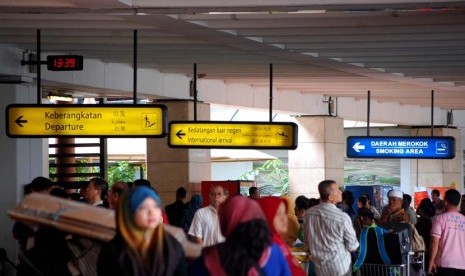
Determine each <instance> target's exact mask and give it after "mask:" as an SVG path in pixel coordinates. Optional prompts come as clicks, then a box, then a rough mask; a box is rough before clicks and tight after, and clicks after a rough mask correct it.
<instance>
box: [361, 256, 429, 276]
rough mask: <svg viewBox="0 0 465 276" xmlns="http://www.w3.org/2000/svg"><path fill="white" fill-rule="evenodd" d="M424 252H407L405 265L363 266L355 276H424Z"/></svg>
mask: <svg viewBox="0 0 465 276" xmlns="http://www.w3.org/2000/svg"><path fill="white" fill-rule="evenodd" d="M424 258H425V252H424V251H419V252H409V253H408V256H407V263H405V264H393V265H384V264H363V265H362V266H361V267H360V269H359V270H358V271H356V272H355V275H357V276H416V275H425V274H424V271H425V260H424Z"/></svg>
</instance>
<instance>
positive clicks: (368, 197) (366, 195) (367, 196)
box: [363, 194, 371, 202]
mask: <svg viewBox="0 0 465 276" xmlns="http://www.w3.org/2000/svg"><path fill="white" fill-rule="evenodd" d="M363 196H364V197H366V198H367V200H368V202H371V199H370V195H369V194H364V195H363Z"/></svg>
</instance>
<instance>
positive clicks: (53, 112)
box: [6, 104, 166, 137]
mask: <svg viewBox="0 0 465 276" xmlns="http://www.w3.org/2000/svg"><path fill="white" fill-rule="evenodd" d="M6 119H7V135H8V136H10V137H61V136H67V137H164V136H166V107H165V106H164V105H121V104H119V105H32V104H31V105H26V104H13V105H9V106H8V107H7V109H6Z"/></svg>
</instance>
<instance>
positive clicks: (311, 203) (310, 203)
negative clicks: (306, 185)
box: [308, 197, 320, 208]
mask: <svg viewBox="0 0 465 276" xmlns="http://www.w3.org/2000/svg"><path fill="white" fill-rule="evenodd" d="M318 204H320V200H319V199H317V198H314V197H312V198H310V199H309V200H308V208H312V207H313V206H316V205H318Z"/></svg>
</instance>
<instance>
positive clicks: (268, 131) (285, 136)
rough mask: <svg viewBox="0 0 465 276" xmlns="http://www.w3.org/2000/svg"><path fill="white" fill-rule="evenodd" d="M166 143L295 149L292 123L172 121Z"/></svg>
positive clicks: (175, 145)
mask: <svg viewBox="0 0 465 276" xmlns="http://www.w3.org/2000/svg"><path fill="white" fill-rule="evenodd" d="M168 137H169V139H168V145H169V146H170V147H173V148H242V149H262V148H263V149H264V148H267V149H296V148H297V125H296V124H294V123H266V122H223V121H172V122H170V124H169V136H168Z"/></svg>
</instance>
